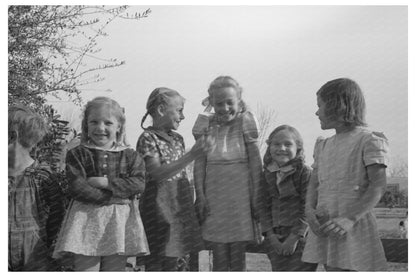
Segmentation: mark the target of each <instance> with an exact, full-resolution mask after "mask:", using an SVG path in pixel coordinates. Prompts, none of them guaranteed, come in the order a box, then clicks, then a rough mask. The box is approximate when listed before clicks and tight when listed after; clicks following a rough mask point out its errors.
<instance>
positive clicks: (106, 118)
mask: <svg viewBox="0 0 416 277" xmlns="http://www.w3.org/2000/svg"><path fill="white" fill-rule="evenodd" d="M87 123H88V137H89V139H90V140H91V141H92V142H93V143H94V144H95V145H96V146H99V147H102V148H104V149H108V148H111V147H112V146H113V144H114V142H116V140H117V132H119V131H120V124H119V123H118V121H117V118H116V117H115V116H114V115H113V114H112V113H111V109H108V107H106V106H103V107H101V108H99V109H93V110H91V113H90V114H89V115H88V121H87Z"/></svg>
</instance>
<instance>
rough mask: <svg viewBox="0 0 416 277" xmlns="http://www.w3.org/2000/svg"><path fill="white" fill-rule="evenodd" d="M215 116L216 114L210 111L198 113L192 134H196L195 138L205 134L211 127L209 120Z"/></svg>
mask: <svg viewBox="0 0 416 277" xmlns="http://www.w3.org/2000/svg"><path fill="white" fill-rule="evenodd" d="M213 116H214V114H212V113H209V112H203V113H200V114H198V117H197V118H196V121H195V124H194V127H192V135H193V136H194V138H195V140H197V139H198V138H199V137H201V136H202V135H204V134H205V132H206V131H207V130H208V127H209V121H210V120H211V118H212V117H213Z"/></svg>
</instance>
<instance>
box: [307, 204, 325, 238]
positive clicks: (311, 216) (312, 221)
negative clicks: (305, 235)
mask: <svg viewBox="0 0 416 277" xmlns="http://www.w3.org/2000/svg"><path fill="white" fill-rule="evenodd" d="M316 215H317V214H316V210H315V209H312V208H306V209H305V216H306V221H307V222H308V224H309V228H311V230H312V232H314V234H315V235H317V236H319V237H323V236H325V234H324V233H323V232H322V230H321V229H320V227H321V224H320V223H319V221H318V218H317V216H316Z"/></svg>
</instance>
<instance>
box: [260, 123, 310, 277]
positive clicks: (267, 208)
mask: <svg viewBox="0 0 416 277" xmlns="http://www.w3.org/2000/svg"><path fill="white" fill-rule="evenodd" d="M267 145H268V147H267V150H266V153H265V155H264V171H263V178H262V182H261V193H260V198H259V199H258V200H259V201H260V203H259V206H260V207H261V209H260V211H261V212H260V222H261V229H262V232H263V235H264V236H265V237H266V245H267V248H268V256H269V259H270V262H271V265H272V270H273V271H315V270H316V268H317V264H311V263H304V262H302V261H301V257H302V250H303V248H304V245H305V240H304V238H305V236H306V233H307V230H308V224H307V223H306V220H305V212H304V208H305V196H306V188H307V184H308V181H309V177H310V174H311V169H310V168H309V167H308V166H306V165H305V162H304V155H303V152H304V151H303V140H302V137H301V136H300V134H299V132H298V131H297V130H296V129H295V128H293V127H291V126H288V125H281V126H279V127H277V128H276V129H274V130H273V132H271V134H270V136H269V138H268V140H267Z"/></svg>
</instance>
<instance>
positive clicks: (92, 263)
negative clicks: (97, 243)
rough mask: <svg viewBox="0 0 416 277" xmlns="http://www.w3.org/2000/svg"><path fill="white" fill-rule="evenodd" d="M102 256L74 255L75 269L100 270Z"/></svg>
mask: <svg viewBox="0 0 416 277" xmlns="http://www.w3.org/2000/svg"><path fill="white" fill-rule="evenodd" d="M100 262H101V257H98V256H84V255H79V254H75V255H74V270H75V271H96V272H98V271H100Z"/></svg>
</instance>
